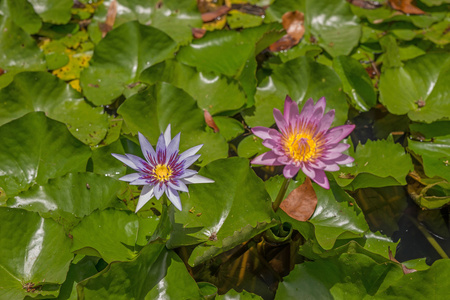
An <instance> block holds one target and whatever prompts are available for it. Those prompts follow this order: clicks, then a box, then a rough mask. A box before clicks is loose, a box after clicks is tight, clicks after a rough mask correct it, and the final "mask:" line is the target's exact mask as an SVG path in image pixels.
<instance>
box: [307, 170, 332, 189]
mask: <svg viewBox="0 0 450 300" xmlns="http://www.w3.org/2000/svg"><path fill="white" fill-rule="evenodd" d="M315 171H316V175H315V177H314V178H312V177H310V178H311V179H312V180H313V181H314V182H315V183H317V184H318V185H320V186H321V187H323V188H324V189H327V190H328V189H330V183H329V182H328V178H327V176H326V175H325V172H324V171H323V170H315Z"/></svg>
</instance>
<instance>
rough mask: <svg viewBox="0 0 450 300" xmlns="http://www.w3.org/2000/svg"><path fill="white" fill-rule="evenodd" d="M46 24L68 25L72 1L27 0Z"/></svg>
mask: <svg viewBox="0 0 450 300" xmlns="http://www.w3.org/2000/svg"><path fill="white" fill-rule="evenodd" d="M27 1H28V2H30V3H31V5H33V7H34V10H35V11H36V13H37V14H38V15H39V16H40V17H41V18H42V20H43V21H44V22H49V23H54V24H66V23H67V22H69V20H70V17H71V9H72V5H73V1H72V0H27Z"/></svg>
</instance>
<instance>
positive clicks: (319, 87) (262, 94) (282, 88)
mask: <svg viewBox="0 0 450 300" xmlns="http://www.w3.org/2000/svg"><path fill="white" fill-rule="evenodd" d="M286 95H289V96H290V97H291V98H292V100H294V101H296V102H297V103H299V106H300V109H301V107H302V105H303V103H305V102H306V100H308V99H309V98H313V99H314V101H317V100H319V98H321V97H325V98H326V99H327V110H330V109H335V111H336V115H335V119H334V122H333V126H336V125H341V124H343V123H344V122H345V120H347V111H348V105H347V98H346V96H345V93H344V92H343V91H342V83H341V81H340V79H339V77H338V76H337V74H336V73H335V72H334V71H333V70H331V69H330V68H328V67H326V66H323V65H321V64H319V63H317V62H315V61H313V60H312V59H311V58H309V57H305V56H302V57H299V58H296V59H294V60H290V61H288V62H286V63H284V64H282V65H279V66H276V67H274V68H273V72H272V75H271V76H269V77H268V78H266V79H264V81H263V82H261V84H260V85H259V86H258V89H257V91H256V95H255V107H256V108H255V110H254V111H246V112H245V115H244V118H245V121H246V123H247V124H248V125H249V126H251V127H253V126H267V127H269V126H271V125H272V124H274V123H275V121H274V119H273V109H274V108H278V109H280V110H282V109H283V105H284V99H285V98H286Z"/></svg>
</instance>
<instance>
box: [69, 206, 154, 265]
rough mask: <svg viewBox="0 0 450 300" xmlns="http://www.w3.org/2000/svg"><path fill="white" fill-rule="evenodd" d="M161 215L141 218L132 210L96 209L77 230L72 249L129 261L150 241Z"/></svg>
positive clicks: (106, 258)
mask: <svg viewBox="0 0 450 300" xmlns="http://www.w3.org/2000/svg"><path fill="white" fill-rule="evenodd" d="M158 222H159V218H156V217H150V218H139V217H138V216H137V215H136V214H135V213H133V212H131V211H122V210H114V209H107V210H103V211H99V210H97V211H95V212H93V213H92V214H91V215H89V216H87V217H86V218H84V219H83V220H82V221H81V222H80V223H79V224H78V225H77V226H76V227H75V228H74V229H73V230H72V235H73V245H72V251H74V252H76V253H81V254H88V255H93V254H96V253H98V255H94V256H100V257H102V258H103V259H104V260H105V261H106V262H107V263H110V262H113V261H129V260H132V259H133V258H135V257H136V255H137V253H138V251H139V250H140V249H141V248H142V246H144V245H145V244H147V238H146V237H147V236H148V237H149V236H151V235H152V233H153V231H154V230H155V229H156V226H157V225H158Z"/></svg>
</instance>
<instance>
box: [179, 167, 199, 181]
mask: <svg viewBox="0 0 450 300" xmlns="http://www.w3.org/2000/svg"><path fill="white" fill-rule="evenodd" d="M195 174H197V171H194V170H191V169H187V170H184V172H183V174H181V175H180V176H178V177H177V179H182V178H186V177H190V176H194V175H195Z"/></svg>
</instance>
